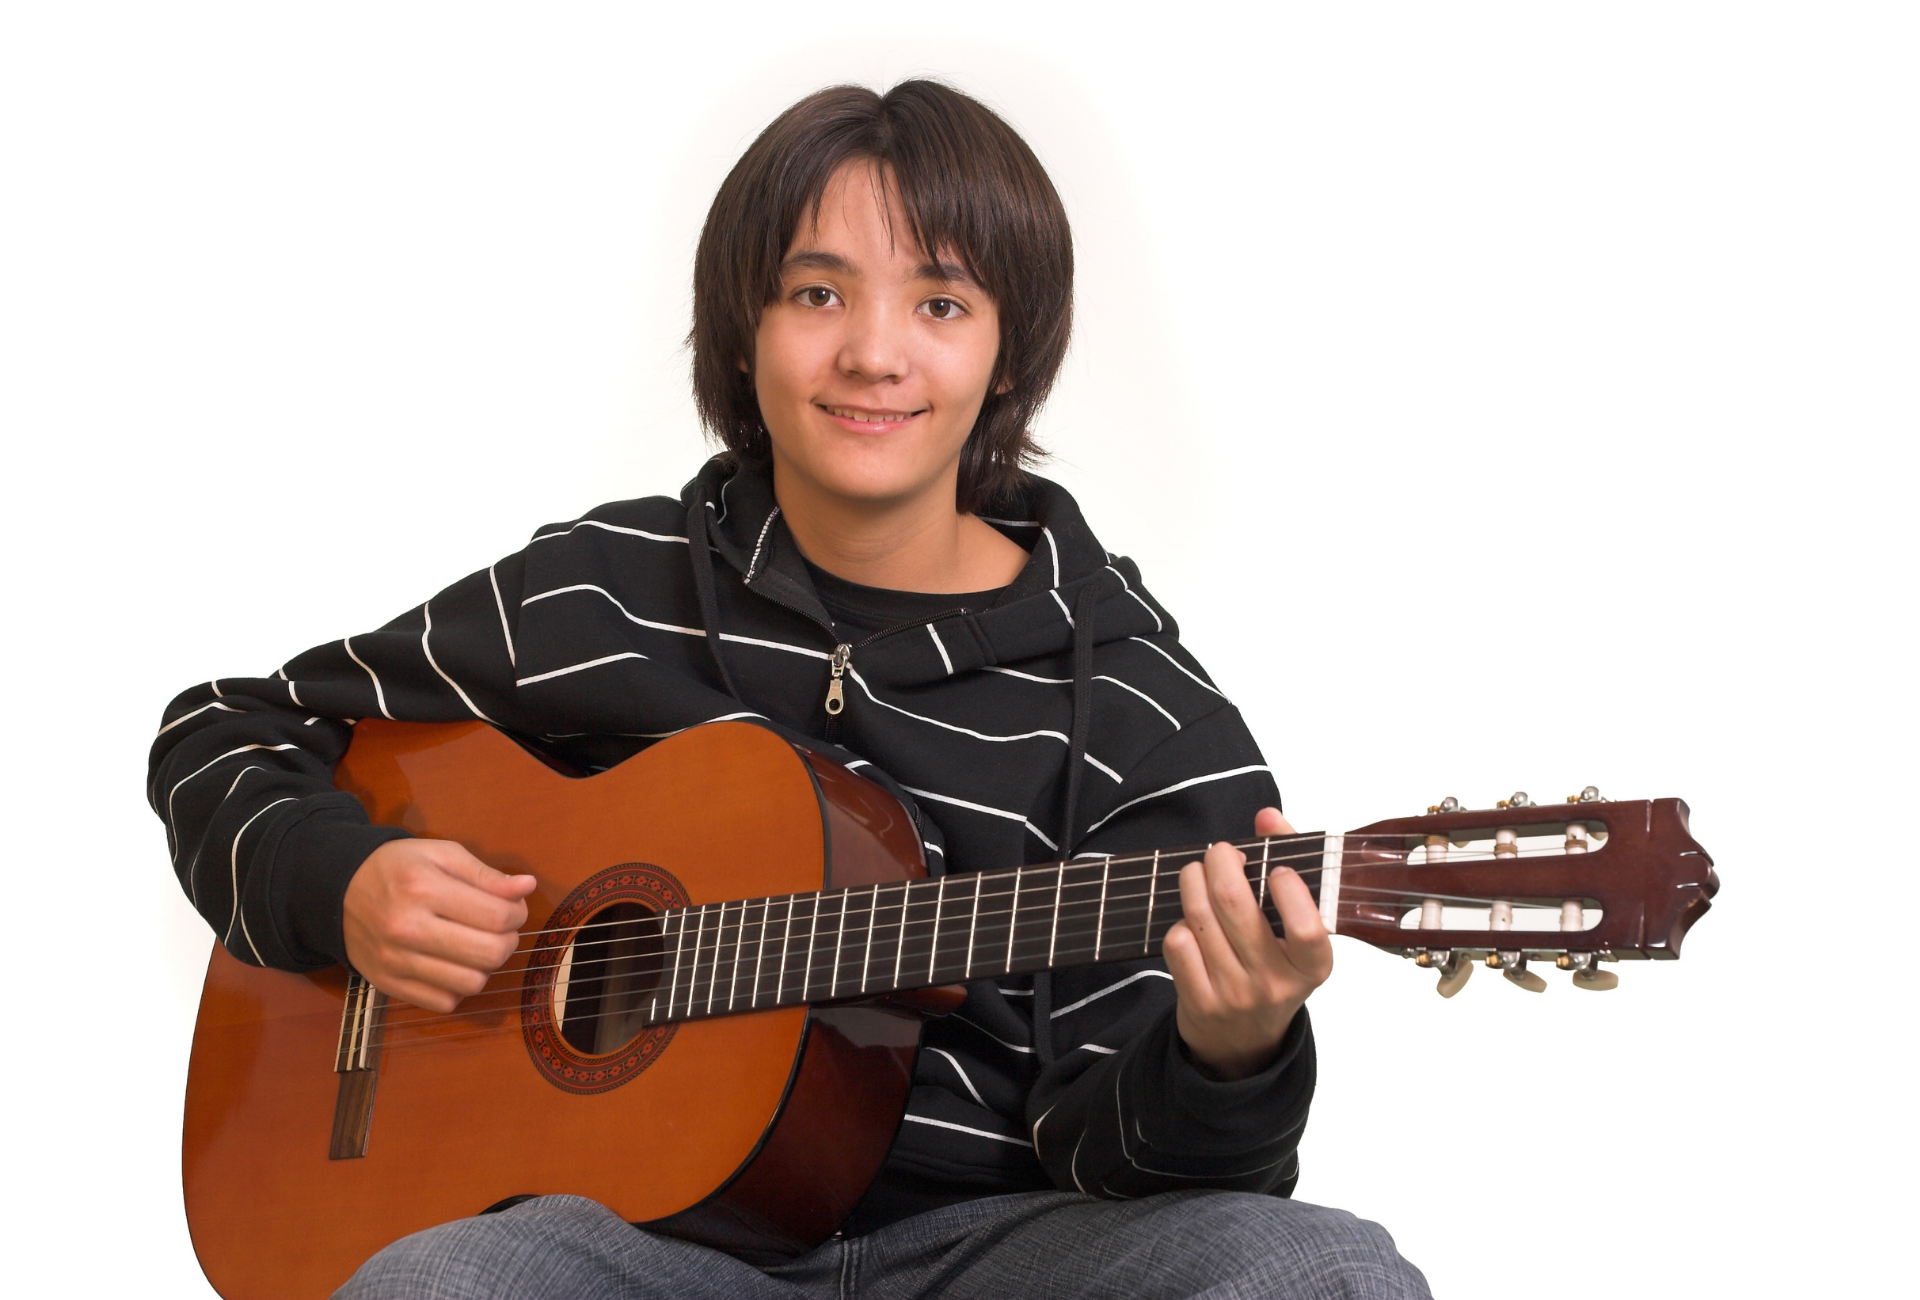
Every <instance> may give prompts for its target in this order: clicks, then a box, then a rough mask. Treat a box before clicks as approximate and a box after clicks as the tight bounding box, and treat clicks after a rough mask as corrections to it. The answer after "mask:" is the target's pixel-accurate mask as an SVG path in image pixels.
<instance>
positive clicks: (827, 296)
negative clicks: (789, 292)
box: [800, 285, 833, 307]
mask: <svg viewBox="0 0 1920 1300" xmlns="http://www.w3.org/2000/svg"><path fill="white" fill-rule="evenodd" d="M800 292H801V296H802V297H804V298H805V299H806V303H807V306H809V307H830V306H832V305H833V290H831V289H823V288H821V287H820V286H819V285H814V286H813V287H812V288H810V289H803V290H801V291H800Z"/></svg>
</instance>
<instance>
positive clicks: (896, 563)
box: [773, 449, 1027, 592]
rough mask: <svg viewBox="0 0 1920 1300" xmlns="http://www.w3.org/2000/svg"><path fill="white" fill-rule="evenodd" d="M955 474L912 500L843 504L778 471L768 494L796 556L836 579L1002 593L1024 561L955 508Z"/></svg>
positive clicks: (781, 467)
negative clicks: (797, 552) (796, 547)
mask: <svg viewBox="0 0 1920 1300" xmlns="http://www.w3.org/2000/svg"><path fill="white" fill-rule="evenodd" d="M958 473H959V467H958V464H957V463H956V464H955V465H953V466H950V467H949V470H948V472H947V473H945V474H943V475H942V476H940V478H939V479H937V480H936V481H934V482H933V483H930V484H928V485H926V486H925V487H924V488H921V489H918V490H916V491H914V492H911V493H907V494H903V495H899V496H890V497H877V498H866V497H847V496H842V495H839V494H837V493H833V492H830V491H827V490H826V489H824V488H823V487H822V486H820V485H819V484H817V483H814V482H812V481H810V480H809V479H808V478H807V477H806V476H805V475H803V474H801V473H799V472H798V471H797V470H795V469H794V468H792V467H790V466H788V465H786V464H784V463H783V462H782V460H781V459H780V456H779V454H778V450H777V449H776V451H775V456H774V465H773V494H774V499H775V500H777V501H778V502H779V503H780V513H781V514H782V516H783V517H784V518H785V519H786V522H787V529H788V531H789V532H791V533H792V534H793V540H794V541H795V542H796V543H798V544H799V547H800V552H801V554H803V555H805V556H806V557H807V558H808V559H809V560H811V561H812V562H813V563H815V564H817V565H819V566H820V567H821V568H823V569H825V570H826V571H827V572H829V573H831V574H833V575H835V576H836V577H840V578H845V579H846V580H847V581H848V582H857V583H860V584H861V585H863V586H868V587H884V588H887V589H889V590H892V591H922V592H965V591H990V590H993V589H994V588H997V587H1004V586H1006V585H1007V584H1008V583H1009V582H1012V581H1013V580H1014V578H1015V577H1016V576H1018V575H1019V572H1020V569H1021V567H1022V566H1023V565H1024V564H1025V563H1026V560H1027V554H1026V552H1025V551H1023V550H1021V549H1020V547H1019V546H1017V545H1015V544H1014V543H1013V542H1010V541H1008V540H1007V539H1006V538H1005V537H1003V536H1001V534H1000V533H999V532H998V531H997V530H995V529H994V528H992V527H990V526H989V525H987V524H984V523H982V522H981V521H980V520H979V519H977V518H975V517H974V516H973V515H970V514H963V513H961V511H960V510H958V509H957V508H956V507H955V505H954V499H955V495H956V493H955V487H956V484H957V480H958Z"/></svg>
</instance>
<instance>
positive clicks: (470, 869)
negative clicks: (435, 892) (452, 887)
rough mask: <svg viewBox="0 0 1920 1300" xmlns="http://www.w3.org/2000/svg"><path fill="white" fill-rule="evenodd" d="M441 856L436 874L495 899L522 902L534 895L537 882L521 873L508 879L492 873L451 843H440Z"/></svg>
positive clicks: (466, 852) (459, 846)
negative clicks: (460, 882)
mask: <svg viewBox="0 0 1920 1300" xmlns="http://www.w3.org/2000/svg"><path fill="white" fill-rule="evenodd" d="M441 850H442V851H441V853H440V854H439V855H438V859H439V860H438V865H439V867H440V870H442V871H444V872H446V873H447V874H448V875H449V876H452V877H453V878H454V879H455V880H459V881H463V882H465V883H466V884H469V885H472V886H474V887H475V888H476V889H482V890H485V891H486V892H487V893H489V894H492V895H493V896H494V897H495V898H505V899H509V900H515V899H521V898H525V897H526V896H527V895H528V894H531V893H532V892H533V891H534V888H535V886H537V885H538V884H539V883H540V882H539V881H538V880H537V879H535V878H534V877H533V876H530V875H527V874H526V873H524V872H519V873H515V874H513V875H509V874H507V873H506V872H504V871H496V870H494V869H493V868H492V867H490V866H488V865H487V864H486V863H484V862H482V861H481V860H480V859H479V858H476V857H474V856H473V854H472V853H470V852H468V851H467V849H466V847H465V846H464V845H461V844H456V843H454V842H453V841H452V840H443V841H441Z"/></svg>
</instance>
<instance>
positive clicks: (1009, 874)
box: [520, 835, 1597, 939]
mask: <svg viewBox="0 0 1920 1300" xmlns="http://www.w3.org/2000/svg"><path fill="white" fill-rule="evenodd" d="M1322 838H1323V837H1321V836H1319V835H1314V836H1299V837H1279V836H1276V837H1274V839H1273V843H1276V844H1278V843H1297V842H1300V841H1303V840H1309V839H1310V840H1313V841H1319V840H1321V839H1322ZM1378 838H1391V839H1394V840H1399V839H1404V838H1405V837H1404V836H1399V835H1395V836H1391V837H1378ZM1249 846H1252V847H1254V848H1258V847H1259V846H1260V841H1258V840H1253V841H1244V842H1237V843H1235V844H1234V847H1235V848H1238V849H1240V850H1241V851H1242V852H1245V850H1246V848H1247V847H1249ZM1357 847H1358V848H1359V849H1360V850H1362V851H1371V852H1389V853H1397V854H1401V855H1405V854H1407V853H1410V852H1413V851H1416V850H1417V847H1418V846H1416V850H1409V849H1407V848H1406V847H1405V846H1404V845H1397V846H1394V847H1391V848H1388V847H1384V846H1382V847H1372V846H1369V845H1368V844H1366V843H1364V842H1363V843H1362V844H1360V845H1359V846H1357ZM1346 848H1347V851H1348V852H1349V853H1351V852H1354V851H1355V850H1356V845H1355V843H1354V837H1352V836H1349V837H1347V845H1346ZM1596 852H1597V850H1596ZM1205 853H1206V849H1205V848H1198V849H1180V850H1177V851H1174V852H1162V853H1160V854H1159V855H1158V858H1159V860H1160V861H1161V862H1162V864H1163V865H1162V866H1161V868H1160V878H1162V879H1165V878H1166V877H1167V876H1168V875H1178V874H1179V870H1180V868H1182V867H1185V866H1186V865H1187V864H1188V863H1189V862H1198V861H1200V859H1201V858H1202V857H1204V856H1205ZM1323 856H1324V853H1323V851H1322V850H1321V849H1319V848H1317V847H1316V848H1312V849H1309V850H1307V851H1306V852H1302V853H1289V854H1279V855H1269V856H1268V857H1267V858H1266V859H1265V860H1264V865H1266V866H1268V867H1273V866H1286V865H1288V864H1289V863H1291V862H1318V861H1319V860H1320V859H1321V858H1322V857H1323ZM1516 856H1517V857H1520V858H1523V859H1534V860H1537V859H1541V858H1554V859H1559V858H1570V857H1575V856H1579V855H1576V854H1569V853H1567V852H1566V851H1565V850H1564V848H1561V847H1547V846H1540V847H1531V846H1530V847H1527V848H1524V849H1522V850H1521V851H1520V852H1519V853H1518V854H1495V853H1493V852H1492V851H1491V850H1482V849H1465V850H1454V851H1453V852H1452V853H1451V854H1449V856H1448V857H1447V858H1445V859H1443V860H1441V861H1438V862H1408V861H1405V859H1404V856H1403V857H1402V858H1401V860H1400V861H1399V862H1397V863H1396V862H1364V863H1354V864H1347V869H1349V870H1356V871H1357V870H1375V869H1378V870H1390V871H1416V870H1420V869H1423V868H1428V867H1448V866H1461V865H1465V864H1470V863H1486V862H1500V861H1509V860H1511V859H1512V858H1514V857H1516ZM1154 860H1155V855H1154V854H1152V853H1141V854H1127V855H1115V856H1114V857H1111V858H1075V859H1073V860H1071V861H1069V862H1066V863H1060V862H1043V863H1035V864H1032V865H1029V866H1024V867H1021V868H1019V872H1020V873H1021V874H1030V875H1038V874H1040V873H1042V872H1050V871H1058V870H1059V869H1060V868H1061V867H1062V866H1065V867H1067V868H1083V867H1085V868H1091V867H1099V866H1101V865H1103V864H1104V865H1105V866H1107V867H1108V868H1112V867H1116V866H1131V865H1134V864H1136V863H1143V862H1152V861H1154ZM1252 861H1253V859H1252V857H1251V856H1249V858H1248V865H1252ZM1319 870H1320V868H1319V867H1317V866H1313V867H1307V868H1295V871H1296V873H1297V874H1299V875H1301V876H1303V877H1304V876H1307V875H1311V874H1314V873H1316V872H1318V871H1319ZM1014 874H1015V869H1014V868H1011V867H996V868H993V869H992V870H989V871H984V872H959V873H953V874H951V875H949V876H948V877H946V878H947V879H952V880H964V879H966V878H968V877H969V876H972V875H981V876H984V877H987V878H988V879H994V880H1011V879H1012V878H1013V876H1014ZM941 878H942V877H938V876H928V877H923V878H918V879H915V880H912V881H898V880H894V881H885V882H882V884H881V888H882V889H892V888H896V887H898V886H899V885H902V884H917V885H925V884H931V883H933V882H934V881H937V880H939V879H941ZM1128 879H1134V880H1138V879H1144V877H1139V876H1133V877H1128ZM1256 879H1257V878H1256ZM1075 887H1078V884H1077V882H1076V884H1075V885H1071V886H1069V888H1075ZM871 888H872V885H871V884H864V885H852V886H840V887H838V888H835V889H823V890H815V891H805V890H803V891H800V892H798V893H794V894H770V895H763V896H761V897H755V898H749V899H726V900H724V901H726V902H728V903H739V902H746V903H758V902H760V901H762V898H771V899H774V900H776V901H778V900H783V899H787V898H809V897H813V896H814V895H815V894H818V895H821V896H827V895H832V894H835V893H838V892H840V890H841V889H849V890H853V891H858V890H863V889H871ZM621 901H634V900H621ZM720 901H722V900H713V901H709V902H708V903H706V904H704V905H703V904H699V903H690V904H679V905H675V906H674V907H670V908H666V909H663V910H660V911H656V912H652V913H651V914H650V915H649V916H648V917H646V918H634V920H631V921H609V922H587V923H586V924H584V925H579V926H556V927H553V928H551V929H544V930H523V931H521V932H520V936H521V938H523V939H537V938H544V937H545V936H547V935H550V934H574V933H584V932H586V931H588V930H591V929H594V928H595V927H596V926H598V925H602V924H604V925H628V924H635V923H637V922H639V921H641V920H643V919H644V920H658V921H660V923H661V927H662V932H663V933H664V929H665V926H666V924H667V918H669V917H675V916H679V915H680V914H682V913H686V912H697V911H698V910H699V909H700V908H701V907H702V906H706V907H716V906H718V905H719V902H720ZM956 901H958V900H956Z"/></svg>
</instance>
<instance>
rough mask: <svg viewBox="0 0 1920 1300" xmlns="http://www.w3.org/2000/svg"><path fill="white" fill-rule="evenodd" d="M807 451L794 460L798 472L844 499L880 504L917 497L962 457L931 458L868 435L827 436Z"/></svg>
mask: <svg viewBox="0 0 1920 1300" xmlns="http://www.w3.org/2000/svg"><path fill="white" fill-rule="evenodd" d="M877 444H878V445H877ZM808 451H809V452H810V453H811V454H809V455H807V456H805V457H794V458H791V465H790V468H791V471H792V472H793V473H795V474H798V475H800V476H802V477H804V478H807V479H809V480H811V481H812V482H813V483H814V485H815V486H816V487H818V488H819V489H821V490H823V491H825V492H827V493H828V494H830V495H832V496H836V497H839V498H841V499H842V500H847V501H868V502H873V503H875V504H878V503H881V502H886V501H897V500H900V499H902V498H905V497H911V496H915V495H917V494H919V493H921V492H924V491H926V490H927V489H928V488H930V487H933V486H934V485H936V484H938V483H939V482H940V481H941V480H942V479H947V478H950V477H951V476H952V474H953V472H954V470H953V465H954V463H955V461H957V459H958V457H957V456H955V457H952V458H942V457H930V456H928V455H926V454H925V452H924V450H923V449H921V448H918V447H913V446H910V445H905V444H895V445H892V446H888V445H884V444H880V443H879V440H877V439H876V440H874V441H867V440H866V439H864V438H862V439H860V440H858V441H855V440H851V439H846V438H844V437H840V438H832V439H827V440H823V441H821V442H818V443H815V444H814V445H813V446H812V447H810V448H808ZM778 459H779V457H778V456H776V461H777V460H778Z"/></svg>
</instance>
